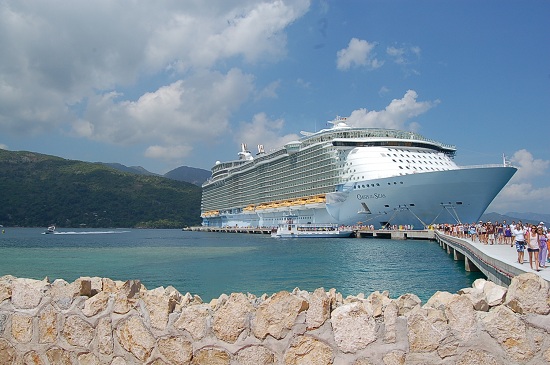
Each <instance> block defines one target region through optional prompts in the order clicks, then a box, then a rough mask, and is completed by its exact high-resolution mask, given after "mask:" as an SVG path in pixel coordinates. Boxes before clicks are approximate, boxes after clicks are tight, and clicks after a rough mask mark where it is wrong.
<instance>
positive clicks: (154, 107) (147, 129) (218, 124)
mask: <svg viewBox="0 0 550 365" xmlns="http://www.w3.org/2000/svg"><path fill="white" fill-rule="evenodd" d="M252 90H253V84H252V77H251V76H250V75H246V74H244V73H242V72H241V71H240V70H238V69H232V70H230V71H229V72H228V73H227V74H225V75H223V74H220V73H218V72H209V73H203V74H201V75H200V76H196V77H192V78H189V79H187V80H185V81H184V80H178V81H176V82H173V83H172V84H170V85H166V86H162V87H160V88H159V89H158V90H156V91H155V92H150V93H145V94H144V95H142V96H141V97H140V98H139V99H138V100H136V101H129V100H121V99H122V97H123V95H121V94H119V93H115V92H110V93H105V94H102V95H97V96H94V97H91V98H90V100H89V101H88V108H87V110H86V113H85V115H84V118H82V119H80V120H78V121H76V122H75V123H74V124H73V128H72V132H73V133H74V134H75V135H77V136H80V137H86V138H90V139H94V140H98V141H103V142H108V143H113V144H123V145H129V144H135V143H141V142H149V143H150V142H151V141H156V142H158V143H157V144H164V145H166V149H159V148H158V146H156V147H155V148H153V149H152V150H151V151H154V153H153V152H151V151H148V152H147V156H148V157H153V156H160V154H161V152H162V151H166V152H167V153H169V154H171V153H172V149H171V146H176V147H178V148H179V146H180V145H181V144H182V143H184V144H186V145H191V144H193V143H197V142H200V141H201V140H205V139H208V138H212V137H215V136H217V135H220V134H222V133H224V131H225V129H226V127H227V124H228V120H229V117H230V115H231V113H232V112H233V111H234V110H235V109H236V108H238V107H239V106H240V105H241V104H242V102H243V101H244V99H246V98H247V97H248V95H249V94H250V93H251V92H252ZM178 151H180V153H181V152H182V151H187V152H188V151H190V149H185V150H182V149H181V148H179V149H178Z"/></svg>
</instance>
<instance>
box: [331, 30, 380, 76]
mask: <svg viewBox="0 0 550 365" xmlns="http://www.w3.org/2000/svg"><path fill="white" fill-rule="evenodd" d="M374 47H375V44H373V43H369V42H367V41H365V40H362V39H357V38H352V39H351V40H350V41H349V44H348V47H347V48H344V49H341V50H339V51H338V52H337V53H336V67H337V68H338V69H339V70H348V69H350V68H351V67H352V66H355V67H359V66H369V67H371V68H379V67H381V66H382V65H383V62H382V61H379V60H377V59H376V58H374V59H371V58H370V55H371V52H372V50H373V49H374Z"/></svg>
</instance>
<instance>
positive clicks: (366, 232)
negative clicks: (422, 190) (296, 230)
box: [184, 226, 435, 240]
mask: <svg viewBox="0 0 550 365" xmlns="http://www.w3.org/2000/svg"><path fill="white" fill-rule="evenodd" d="M184 230H187V231H197V232H218V233H246V234H271V230H272V228H271V227H204V226H201V227H190V228H186V229H184ZM353 232H354V236H355V237H357V238H385V239H392V240H406V239H413V240H434V239H435V234H434V231H433V230H388V229H375V230H371V229H363V228H355V229H353Z"/></svg>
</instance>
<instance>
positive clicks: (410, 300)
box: [396, 294, 422, 317]
mask: <svg viewBox="0 0 550 365" xmlns="http://www.w3.org/2000/svg"><path fill="white" fill-rule="evenodd" d="M396 301H397V305H398V306H399V315H400V316H405V317H408V316H409V315H410V314H412V313H414V312H415V311H417V310H418V309H420V305H421V304H422V301H421V300H420V298H419V297H418V296H416V295H414V294H403V295H402V296H400V297H399V298H397V299H396Z"/></svg>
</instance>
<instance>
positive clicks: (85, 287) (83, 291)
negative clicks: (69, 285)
mask: <svg viewBox="0 0 550 365" xmlns="http://www.w3.org/2000/svg"><path fill="white" fill-rule="evenodd" d="M73 284H74V288H75V290H76V295H78V296H83V297H91V296H92V279H91V278H89V277H80V278H78V279H76V280H75V281H74V283H73Z"/></svg>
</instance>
